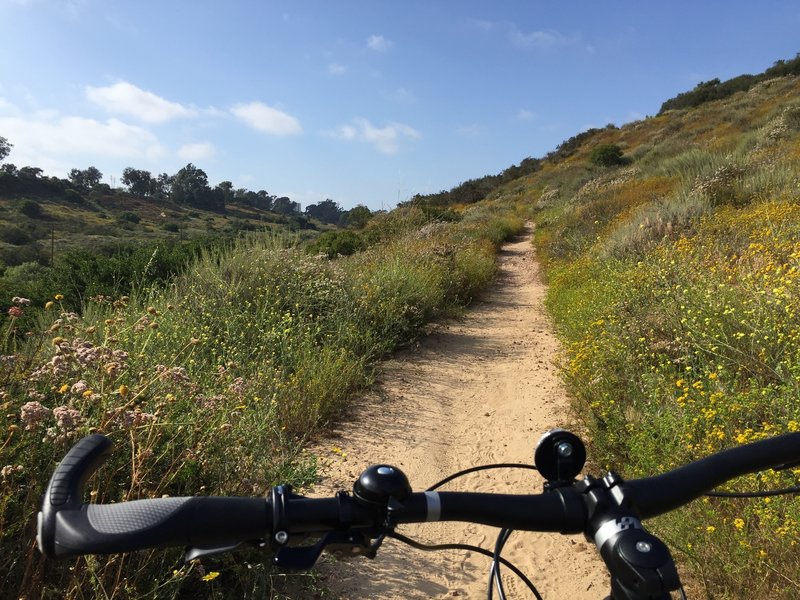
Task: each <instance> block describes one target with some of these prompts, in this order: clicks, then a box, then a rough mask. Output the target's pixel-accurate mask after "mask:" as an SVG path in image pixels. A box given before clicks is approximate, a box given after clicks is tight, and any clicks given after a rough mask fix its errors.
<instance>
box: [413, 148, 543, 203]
mask: <svg viewBox="0 0 800 600" xmlns="http://www.w3.org/2000/svg"><path fill="white" fill-rule="evenodd" d="M540 165H541V160H540V159H538V158H526V159H524V160H523V161H522V162H521V163H519V164H518V165H512V166H510V167H508V168H507V169H506V170H504V171H503V172H502V173H500V174H499V175H485V176H484V177H479V178H477V179H470V180H468V181H465V182H463V183H460V184H458V185H457V186H455V187H454V188H452V189H450V190H442V191H441V192H436V193H433V194H415V195H414V196H412V197H411V200H409V201H408V202H401V203H400V206H404V205H418V204H426V205H429V206H448V205H450V204H473V203H475V202H477V201H478V200H482V199H483V198H485V197H486V196H488V195H489V193H491V192H492V191H493V190H494V189H496V188H497V187H499V186H501V185H503V184H504V183H507V182H509V181H512V180H514V179H517V178H519V177H523V176H524V175H529V174H531V173H535V172H536V171H538V170H539V167H540Z"/></svg>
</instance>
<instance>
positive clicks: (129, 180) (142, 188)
mask: <svg viewBox="0 0 800 600" xmlns="http://www.w3.org/2000/svg"><path fill="white" fill-rule="evenodd" d="M121 181H122V185H125V186H127V187H128V190H129V191H130V192H131V194H135V195H137V196H143V197H148V196H152V195H153V194H154V193H155V191H156V185H157V184H156V180H155V179H153V177H152V175H151V174H150V171H142V170H140V169H134V168H132V167H125V169H124V170H123V171H122V179H121Z"/></svg>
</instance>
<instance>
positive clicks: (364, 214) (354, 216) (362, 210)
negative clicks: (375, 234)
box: [340, 204, 372, 229]
mask: <svg viewBox="0 0 800 600" xmlns="http://www.w3.org/2000/svg"><path fill="white" fill-rule="evenodd" d="M371 218H372V212H371V211H370V210H369V208H367V207H366V206H364V205H363V204H358V205H356V206H354V207H353V208H351V209H350V210H348V211H347V212H346V213H344V214H342V218H341V221H340V222H341V223H342V224H343V225H347V226H348V227H353V228H355V229H362V228H363V227H364V226H365V225H366V224H367V222H368V221H369V220H370V219H371Z"/></svg>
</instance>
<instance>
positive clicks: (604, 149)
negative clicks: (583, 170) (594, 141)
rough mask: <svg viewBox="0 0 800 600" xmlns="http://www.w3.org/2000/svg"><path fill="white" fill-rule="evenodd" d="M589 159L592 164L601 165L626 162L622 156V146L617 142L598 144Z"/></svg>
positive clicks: (607, 165) (612, 165)
mask: <svg viewBox="0 0 800 600" xmlns="http://www.w3.org/2000/svg"><path fill="white" fill-rule="evenodd" d="M589 160H590V161H591V162H592V164H595V165H598V166H601V167H614V166H616V165H622V164H625V162H626V161H625V158H624V157H623V156H622V148H620V147H619V146H618V145H617V144H601V145H600V146H597V147H596V148H594V149H593V150H592V151H591V153H590V154H589Z"/></svg>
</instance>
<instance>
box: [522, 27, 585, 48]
mask: <svg viewBox="0 0 800 600" xmlns="http://www.w3.org/2000/svg"><path fill="white" fill-rule="evenodd" d="M506 28H507V32H508V38H509V39H510V40H511V43H512V44H514V45H515V46H517V47H519V48H553V47H556V46H567V45H569V44H570V43H572V41H573V40H572V38H569V37H567V36H566V35H564V34H563V33H561V32H559V31H555V30H553V29H547V30H540V31H530V32H524V31H522V30H520V29H518V28H517V26H516V25H514V24H512V23H508V24H506Z"/></svg>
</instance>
